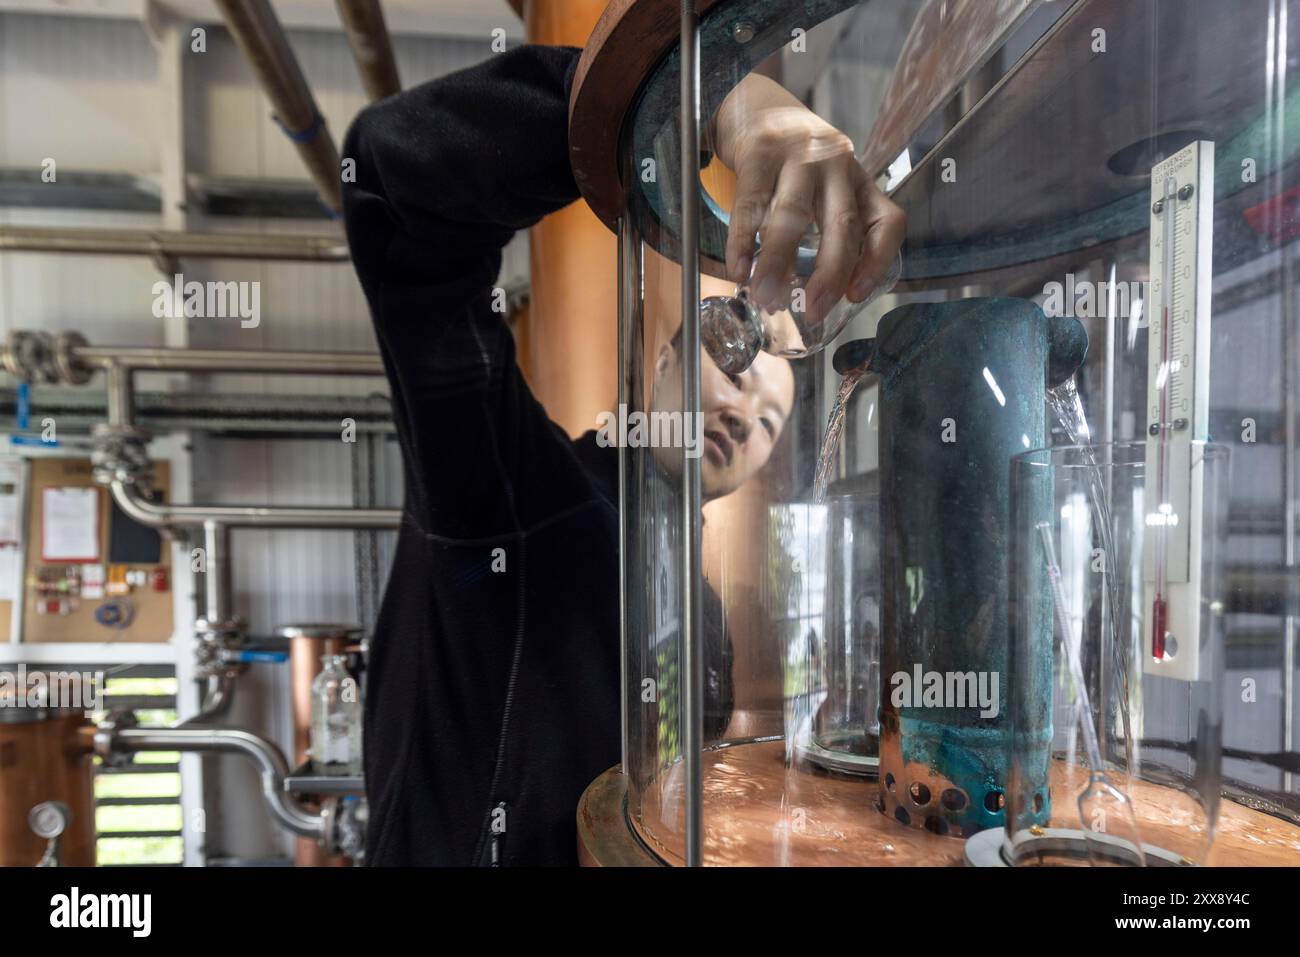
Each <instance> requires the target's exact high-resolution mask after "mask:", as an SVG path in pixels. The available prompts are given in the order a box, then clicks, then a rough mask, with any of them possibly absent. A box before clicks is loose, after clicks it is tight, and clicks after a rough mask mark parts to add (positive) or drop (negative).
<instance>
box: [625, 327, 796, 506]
mask: <svg viewBox="0 0 1300 957" xmlns="http://www.w3.org/2000/svg"><path fill="white" fill-rule="evenodd" d="M681 390H682V372H681V362H680V361H679V356H678V353H677V350H676V349H674V348H673V346H671V345H665V346H664V347H663V349H662V350H661V351H660V353H659V357H658V360H657V361H656V363H655V382H654V394H653V395H652V397H651V401H650V404H651V408H652V409H653V410H655V411H671V410H674V409H678V408H680V407H681V394H682V391H681ZM793 405H794V372H793V371H792V370H791V368H790V363H789V362H788V361H787V360H785V359H781V358H779V357H777V356H773V355H769V354H767V353H766V352H762V353H759V355H758V358H757V359H755V360H754V364H753V365H752V366H750V367H749V368H748V369H747V370H745V371H744V372H742V373H740V374H739V375H730V376H729V375H727V374H725V373H724V372H722V370H720V369H719V368H718V367H717V366H716V365H714V363H713V360H712V359H710V358H709V356H708V353H706V352H703V351H701V358H700V410H701V414H702V416H703V419H704V427H703V433H704V444H703V451H702V454H701V455H700V487H701V492H702V493H703V495H704V498H705V499H706V500H711V499H715V498H721V497H722V496H723V495H730V494H731V493H732V492H734V491H736V489H738V488H740V486H741V485H743V484H744V483H745V482H746V480H748V479H749V478H750V477H751V476H752V475H754V473H756V472H757V471H758V470H759V469H761V468H762V467H763V466H764V465H766V464H767V460H768V458H770V457H771V455H772V449H773V447H774V446H775V445H776V440H777V439H778V438H779V437H780V435H781V431H782V430H783V429H784V428H785V424H786V421H787V420H788V419H789V417H790V410H791V408H792V407H793Z"/></svg>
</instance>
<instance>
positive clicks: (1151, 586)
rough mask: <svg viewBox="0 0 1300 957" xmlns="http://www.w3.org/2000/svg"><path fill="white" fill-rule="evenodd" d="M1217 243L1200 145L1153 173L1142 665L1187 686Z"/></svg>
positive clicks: (1195, 639) (1210, 158)
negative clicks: (1214, 256) (1214, 263)
mask: <svg viewBox="0 0 1300 957" xmlns="http://www.w3.org/2000/svg"><path fill="white" fill-rule="evenodd" d="M1213 236H1214V143H1212V142H1210V141H1208V140H1201V141H1198V142H1194V143H1191V144H1190V145H1188V146H1186V147H1185V148H1183V149H1181V150H1179V151H1178V152H1177V153H1175V154H1174V155H1173V156H1171V157H1169V158H1168V159H1166V160H1163V161H1161V162H1160V163H1158V164H1157V165H1156V166H1155V167H1154V168H1153V169H1152V170H1151V243H1150V246H1151V304H1150V310H1149V312H1148V315H1149V317H1150V319H1149V329H1148V337H1147V432H1146V490H1145V495H1144V502H1143V520H1144V521H1145V524H1146V528H1145V534H1144V536H1143V556H1142V559H1143V574H1142V578H1143V605H1144V610H1145V614H1144V615H1143V626H1142V628H1143V650H1144V655H1143V657H1144V660H1145V670H1146V671H1147V673H1149V674H1161V675H1166V676H1168V677H1171V678H1180V679H1183V680H1186V681H1194V680H1196V679H1197V678H1198V677H1199V675H1200V667H1199V659H1200V653H1199V652H1200V624H1201V607H1200V604H1201V603H1200V595H1201V525H1202V517H1203V506H1204V488H1203V484H1204V462H1203V459H1202V457H1201V452H1200V448H1199V446H1198V444H1197V443H1200V442H1204V441H1206V440H1207V439H1208V438H1209V432H1210V423H1209V417H1210V292H1211V289H1210V283H1211V279H1212V276H1213V269H1212V261H1211V256H1212V254H1213V246H1214V243H1213Z"/></svg>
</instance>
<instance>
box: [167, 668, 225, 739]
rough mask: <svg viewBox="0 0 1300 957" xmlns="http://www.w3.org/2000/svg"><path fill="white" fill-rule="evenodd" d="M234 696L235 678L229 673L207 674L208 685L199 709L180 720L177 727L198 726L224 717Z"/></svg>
mask: <svg viewBox="0 0 1300 957" xmlns="http://www.w3.org/2000/svg"><path fill="white" fill-rule="evenodd" d="M234 697H235V679H234V678H233V677H232V676H231V675H229V674H219V675H209V676H208V687H207V690H206V691H205V692H204V695H203V703H202V704H201V705H200V706H199V710H198V711H196V712H195V713H194V714H192V715H190V716H189V717H188V718H186V719H185V720H184V721H182V722H181V723H180V724H179V725H177V727H179V728H190V727H198V726H200V725H203V724H206V723H208V722H209V721H215V720H216V719H217V718H222V717H225V715H226V713H227V712H228V711H229V710H230V705H231V702H232V701H233V700H234Z"/></svg>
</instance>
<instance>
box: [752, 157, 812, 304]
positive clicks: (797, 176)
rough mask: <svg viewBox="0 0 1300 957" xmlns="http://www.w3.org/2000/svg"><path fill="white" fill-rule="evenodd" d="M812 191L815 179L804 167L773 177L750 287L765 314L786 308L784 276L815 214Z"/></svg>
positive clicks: (797, 165)
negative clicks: (771, 194)
mask: <svg viewBox="0 0 1300 957" xmlns="http://www.w3.org/2000/svg"><path fill="white" fill-rule="evenodd" d="M816 192H817V178H816V175H815V173H814V169H813V167H811V166H809V165H807V164H803V163H799V164H793V165H786V166H785V167H784V168H783V169H782V170H781V174H780V176H779V177H778V178H777V183H776V192H775V193H774V194H773V196H772V202H771V205H770V206H769V207H768V210H767V216H766V217H765V218H764V220H763V225H762V229H761V233H762V250H761V252H760V253H759V256H758V262H757V265H756V266H755V268H754V281H753V286H752V289H753V294H754V299H755V301H756V302H757V303H758V304H759V305H760V306H762V307H764V308H766V309H768V310H769V311H772V310H775V309H784V308H786V307H787V306H788V305H789V302H788V300H787V295H786V291H787V290H786V277H787V276H788V275H789V274H790V271H791V267H792V266H793V264H794V257H795V252H796V250H797V249H798V248H799V240H800V238H801V237H802V236H803V234H804V231H805V230H806V229H807V228H808V224H809V223H811V222H812V221H813V217H814V215H815V213H816V211H815V209H814V207H813V200H814V197H815V196H816Z"/></svg>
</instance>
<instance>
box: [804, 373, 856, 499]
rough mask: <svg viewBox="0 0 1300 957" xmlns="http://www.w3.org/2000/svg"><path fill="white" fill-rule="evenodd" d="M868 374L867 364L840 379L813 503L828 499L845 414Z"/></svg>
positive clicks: (829, 420)
mask: <svg viewBox="0 0 1300 957" xmlns="http://www.w3.org/2000/svg"><path fill="white" fill-rule="evenodd" d="M866 374H867V366H866V363H863V364H862V365H860V366H858V367H857V368H856V369H850V370H849V371H848V372H846V373H844V377H843V378H842V379H840V389H839V392H837V393H836V394H835V402H834V403H833V404H832V405H831V414H830V416H829V417H828V418H827V420H826V437H825V438H824V439H822V448H821V453H820V454H819V455H818V456H817V477H816V478H815V479H814V481H813V501H814V502H816V503H818V504H820V503H821V502H823V501H824V500H825V499H826V487H827V486H828V485H829V484H830V481H831V469H832V467H833V466H834V465H835V453H836V452H838V451H839V448H840V433H841V432H843V431H844V414H845V413H846V412H847V411H848V408H849V399H850V398H852V396H853V390H854V389H856V388H857V387H858V383H859V382H861V381H862V379H863V377H864V376H865V375H866Z"/></svg>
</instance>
